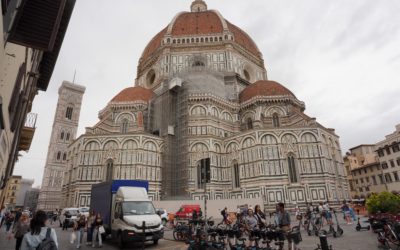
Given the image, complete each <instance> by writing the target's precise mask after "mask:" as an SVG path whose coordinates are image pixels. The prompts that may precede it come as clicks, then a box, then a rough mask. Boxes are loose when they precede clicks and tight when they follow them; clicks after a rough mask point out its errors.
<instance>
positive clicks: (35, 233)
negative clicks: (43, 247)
mask: <svg viewBox="0 0 400 250" xmlns="http://www.w3.org/2000/svg"><path fill="white" fill-rule="evenodd" d="M46 221H47V214H46V213H45V212H44V211H43V210H39V211H37V212H36V213H35V214H34V216H33V218H32V220H31V223H30V226H29V227H30V232H28V233H26V234H25V235H24V237H23V239H22V243H21V250H35V249H36V248H37V247H38V246H39V244H41V243H42V242H44V240H45V239H46V237H47V236H48V237H49V238H50V241H51V242H52V243H54V245H55V247H56V249H58V241H57V235H56V231H55V230H54V229H53V228H49V227H46ZM53 249H54V248H53Z"/></svg>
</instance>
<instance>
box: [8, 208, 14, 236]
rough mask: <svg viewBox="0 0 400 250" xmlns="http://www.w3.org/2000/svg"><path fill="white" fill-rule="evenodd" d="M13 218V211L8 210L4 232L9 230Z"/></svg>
mask: <svg viewBox="0 0 400 250" xmlns="http://www.w3.org/2000/svg"><path fill="white" fill-rule="evenodd" d="M14 218H15V216H14V212H11V213H10V212H8V213H7V214H6V232H8V231H10V228H11V225H12V224H13V222H14Z"/></svg>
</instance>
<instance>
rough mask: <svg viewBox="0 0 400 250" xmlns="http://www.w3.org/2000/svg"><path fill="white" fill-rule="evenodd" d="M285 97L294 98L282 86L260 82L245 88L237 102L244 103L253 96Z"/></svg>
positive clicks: (272, 82) (275, 83) (271, 82)
mask: <svg viewBox="0 0 400 250" xmlns="http://www.w3.org/2000/svg"><path fill="white" fill-rule="evenodd" d="M285 95H286V96H292V97H295V95H294V94H293V93H292V92H291V91H290V90H288V89H287V88H285V87H284V86H283V85H282V84H280V83H277V82H275V81H267V80H262V81H257V82H255V83H253V84H251V85H249V86H247V87H246V88H245V89H244V90H243V91H242V92H240V94H239V100H240V102H245V101H247V100H250V99H251V98H253V97H255V96H285Z"/></svg>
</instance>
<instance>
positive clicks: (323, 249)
mask: <svg viewBox="0 0 400 250" xmlns="http://www.w3.org/2000/svg"><path fill="white" fill-rule="evenodd" d="M319 242H320V243H321V250H329V246H328V239H327V237H326V233H321V234H320V235H319Z"/></svg>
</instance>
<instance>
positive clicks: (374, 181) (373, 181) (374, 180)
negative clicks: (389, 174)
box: [372, 175, 376, 185]
mask: <svg viewBox="0 0 400 250" xmlns="http://www.w3.org/2000/svg"><path fill="white" fill-rule="evenodd" d="M372 183H374V185H376V176H375V175H373V176H372Z"/></svg>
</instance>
